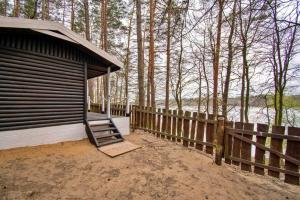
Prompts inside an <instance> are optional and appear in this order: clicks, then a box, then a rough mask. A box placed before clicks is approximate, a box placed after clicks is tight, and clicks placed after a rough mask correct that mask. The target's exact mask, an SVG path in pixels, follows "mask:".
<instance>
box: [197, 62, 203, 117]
mask: <svg viewBox="0 0 300 200" xmlns="http://www.w3.org/2000/svg"><path fill="white" fill-rule="evenodd" d="M198 73H199V83H198V86H199V90H198V113H200V112H201V101H202V72H201V63H199V67H198Z"/></svg>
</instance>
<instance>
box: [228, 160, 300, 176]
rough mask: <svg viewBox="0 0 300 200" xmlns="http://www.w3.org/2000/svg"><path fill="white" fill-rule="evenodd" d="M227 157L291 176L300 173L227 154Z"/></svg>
mask: <svg viewBox="0 0 300 200" xmlns="http://www.w3.org/2000/svg"><path fill="white" fill-rule="evenodd" d="M229 159H231V160H233V161H236V162H241V163H246V164H248V165H254V166H258V167H260V168H265V169H269V170H272V171H275V172H278V173H279V172H281V173H285V174H290V175H292V176H296V177H300V174H299V173H296V172H294V171H289V170H285V169H281V168H278V167H272V166H268V165H263V164H259V163H255V162H251V161H248V160H244V159H241V158H235V157H233V156H229Z"/></svg>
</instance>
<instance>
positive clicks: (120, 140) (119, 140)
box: [97, 138, 124, 147]
mask: <svg viewBox="0 0 300 200" xmlns="http://www.w3.org/2000/svg"><path fill="white" fill-rule="evenodd" d="M123 141H124V139H123V138H118V139H112V140H107V141H105V142H97V147H101V146H105V145H109V144H114V143H118V142H123Z"/></svg>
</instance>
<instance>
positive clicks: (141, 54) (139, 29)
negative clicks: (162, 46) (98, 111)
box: [136, 0, 145, 106]
mask: <svg viewBox="0 0 300 200" xmlns="http://www.w3.org/2000/svg"><path fill="white" fill-rule="evenodd" d="M141 12H142V11H141V1H140V0H136V31H137V34H136V35H137V43H138V88H139V106H144V105H145V91H144V49H143V38H142V16H141Z"/></svg>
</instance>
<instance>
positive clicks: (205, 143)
mask: <svg viewBox="0 0 300 200" xmlns="http://www.w3.org/2000/svg"><path fill="white" fill-rule="evenodd" d="M140 129H141V130H146V129H143V128H140ZM153 132H155V133H158V131H153ZM159 134H161V135H165V136H170V137H173V136H172V135H171V134H168V133H162V132H159ZM175 137H176V138H178V139H181V140H183V139H185V140H187V141H188V142H194V143H195V144H202V145H205V146H210V147H213V146H214V144H212V143H208V142H203V141H198V140H192V139H189V138H184V137H178V136H177V135H176V136H175Z"/></svg>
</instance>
